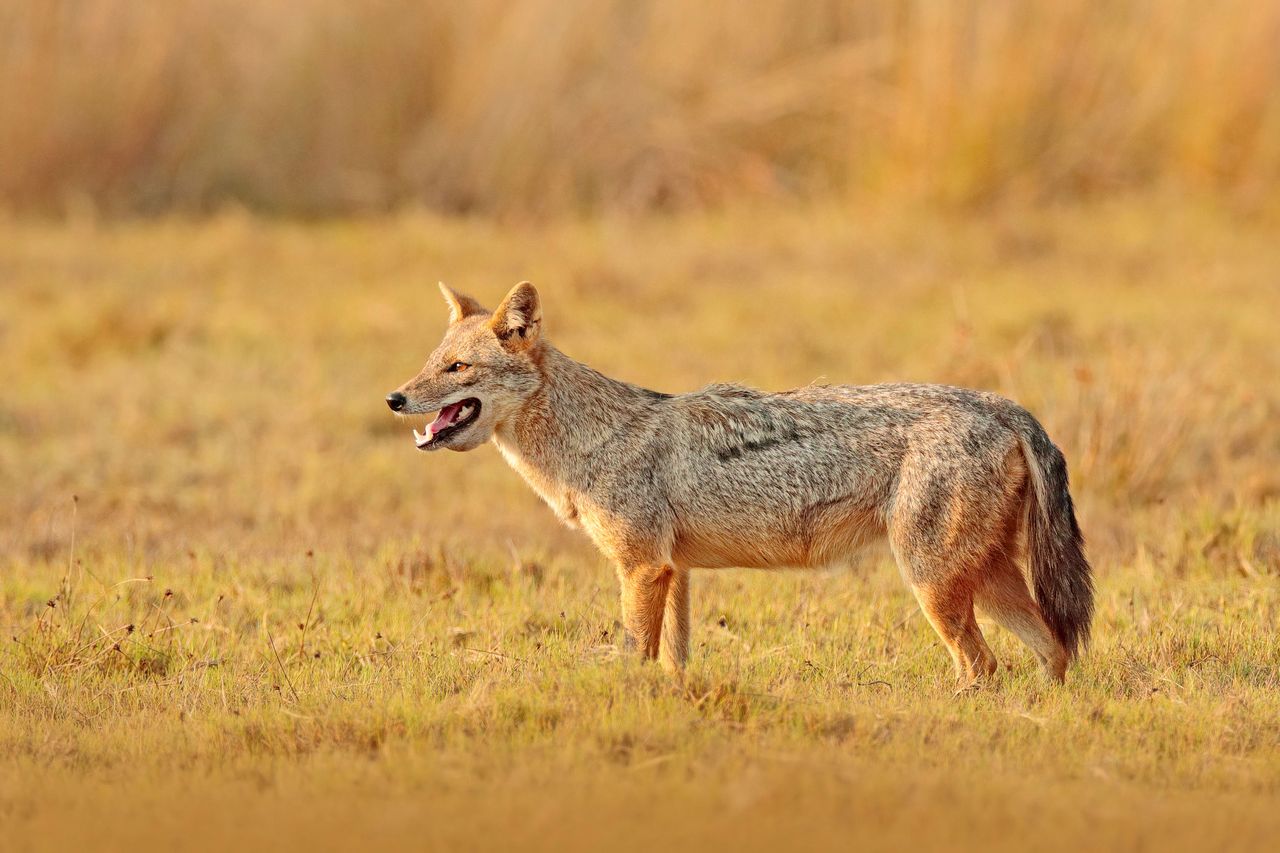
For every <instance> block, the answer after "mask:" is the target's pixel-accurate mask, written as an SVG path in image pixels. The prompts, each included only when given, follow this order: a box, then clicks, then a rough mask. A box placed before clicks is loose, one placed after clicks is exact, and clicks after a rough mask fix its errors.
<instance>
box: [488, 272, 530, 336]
mask: <svg viewBox="0 0 1280 853" xmlns="http://www.w3.org/2000/svg"><path fill="white" fill-rule="evenodd" d="M489 325H490V326H491V327H492V328H493V333H494V334H495V335H497V336H498V339H499V340H501V341H502V343H503V346H505V347H506V348H507V349H509V350H513V351H515V350H522V349H525V348H527V347H529V346H531V345H532V344H533V342H534V341H536V340H537V339H538V333H539V331H540V330H541V328H542V306H541V305H540V304H539V302H538V291H537V290H535V289H534V287H533V285H532V284H530V283H529V282H527V281H522V282H520V283H519V284H517V285H516V286H515V287H513V288H511V292H510V293H508V294H507V296H506V298H505V299H503V300H502V304H501V305H499V306H498V310H496V311H494V312H493V319H492V320H490V321H489Z"/></svg>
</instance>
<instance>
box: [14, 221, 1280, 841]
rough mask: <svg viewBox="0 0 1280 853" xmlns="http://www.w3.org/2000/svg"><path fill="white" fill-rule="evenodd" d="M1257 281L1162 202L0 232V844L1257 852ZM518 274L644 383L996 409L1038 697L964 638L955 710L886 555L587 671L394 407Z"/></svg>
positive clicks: (1274, 260) (529, 568) (1233, 237)
mask: <svg viewBox="0 0 1280 853" xmlns="http://www.w3.org/2000/svg"><path fill="white" fill-rule="evenodd" d="M1278 263H1280V250H1278V249H1277V246H1276V243H1275V240H1274V235H1273V233H1272V232H1271V231H1270V230H1269V229H1268V228H1266V227H1264V226H1262V225H1260V224H1257V223H1251V222H1249V221H1247V220H1241V219H1239V218H1234V217H1231V216H1227V215H1224V214H1222V213H1221V212H1214V211H1210V210H1201V209H1197V208H1193V207H1191V206H1188V205H1186V204H1173V203H1170V201H1169V200H1168V199H1154V200H1151V201H1147V202H1136V201H1131V202H1126V203H1108V204H1104V205H1096V206H1092V207H1088V208H1075V209H1063V210H1045V211H1041V212H1039V213H1036V214H1019V215H1012V214H1010V215H1007V216H1006V215H999V214H993V215H991V216H988V217H986V218H982V219H961V218H948V217H943V216H937V215H927V214H920V213H906V212H903V211H902V210H900V209H895V208H866V207H858V208H848V209H846V208H841V207H831V206H828V207H819V208H812V209H805V210H791V211H776V210H775V211H772V212H765V211H758V212H749V211H740V212H737V213H734V214H731V215H730V214H700V215H696V216H685V217H679V218H675V219H640V220H629V221H618V220H608V219H606V220H596V221H593V222H589V223H579V224H572V223H569V224H558V225H540V226H521V227H506V228H499V227H497V226H494V225H493V224H491V223H487V222H484V221H470V222H467V221H458V220H450V219H444V218H439V217H436V216H433V215H427V214H419V213H412V214H405V215H402V216H398V217H395V218H388V219H383V220H372V221H367V222H334V223H329V224H315V225H300V224H286V223H268V222H264V221H261V220H257V219H253V218H250V217H247V216H242V215H226V216H222V217H219V218H216V219H213V220H211V221H208V222H203V223H187V222H181V221H175V220H168V221H160V222H155V223H151V224H146V225H138V224H134V225H105V226H93V225H90V224H84V223H81V224H75V223H72V224H70V225H67V226H42V225H32V224H22V223H14V222H10V223H7V224H5V226H4V227H3V228H2V229H0V278H2V279H3V286H2V287H0V364H3V365H4V366H5V381H4V384H3V389H2V390H0V484H2V486H3V488H0V518H3V519H4V523H3V525H0V627H3V637H4V639H5V643H4V645H3V646H2V647H0V825H3V827H4V830H3V831H4V833H5V842H4V844H5V847H6V849H19V850H23V849H59V848H66V847H70V846H73V845H79V844H83V843H88V844H92V845H94V846H100V847H110V848H119V849H124V848H128V849H135V850H136V849H140V848H151V847H162V846H163V847H171V846H179V845H180V846H187V847H209V848H217V847H224V848H225V846H230V845H231V844H235V845H237V846H250V847H265V846H267V845H271V846H272V847H273V848H275V849H279V848H292V847H297V848H298V849H338V848H349V847H350V846H354V845H356V844H361V845H373V844H381V845H386V846H393V847H404V848H415V847H427V848H440V849H457V848H468V847H491V846H495V845H499V844H503V845H506V846H519V847H522V848H528V849H569V848H582V849H599V848H600V847H604V846H608V847H610V848H619V849H639V848H642V847H643V848H647V849H652V848H653V847H655V846H659V845H661V844H666V843H671V844H675V845H677V846H687V847H693V846H699V847H706V846H711V845H712V844H727V845H733V846H735V847H742V848H744V849H762V848H766V847H773V848H776V847H782V846H797V845H800V844H802V843H803V844H805V845H810V846H814V847H829V848H834V847H836V846H839V847H848V846H850V845H857V844H861V845H862V846H865V847H868V848H871V849H891V848H892V849H901V848H902V847H905V846H910V845H914V846H916V847H921V848H935V849H940V848H947V849H955V848H957V847H962V846H970V845H972V846H986V847H990V848H993V849H1010V850H1011V849H1026V848H1027V847H1028V846H1035V847H1037V848H1038V849H1068V848H1070V849H1080V848H1081V847H1088V848H1090V849H1093V848H1097V847H1111V848H1116V849H1120V848H1124V849H1133V848H1134V847H1138V846H1148V847H1154V846H1159V847H1161V848H1167V849H1205V848H1213V849H1218V848H1222V849H1226V848H1230V847H1235V848H1238V849H1262V848H1265V847H1267V846H1269V844H1270V842H1272V840H1273V839H1274V837H1275V834H1276V831H1277V830H1280V816H1278V813H1277V810H1276V808H1275V806H1276V802H1277V796H1278V795H1280V723H1277V720H1280V644H1277V643H1276V641H1275V634H1274V631H1275V626H1276V624H1277V621H1278V620H1280V590H1278V589H1277V576H1280V504H1278V503H1277V495H1280V445H1278V443H1277V431H1276V423H1277V419H1278V418H1280V386H1277V384H1276V382H1275V381H1274V380H1275V377H1276V376H1277V375H1280V351H1278V350H1277V348H1276V347H1275V345H1274V325H1275V317H1276V316H1280V291H1278V290H1277V288H1276V282H1275V270H1276V269H1277V264H1278ZM525 277H528V278H531V279H533V280H534V281H536V282H537V283H538V284H539V286H540V288H541V290H542V292H543V295H544V299H545V311H546V326H547V332H548V334H549V335H550V337H551V338H552V340H554V341H556V342H557V343H558V344H559V345H560V346H561V347H562V348H563V349H565V350H566V351H567V352H569V353H570V354H572V355H575V356H578V357H580V358H582V359H584V360H587V361H588V362H590V363H591V364H593V365H595V366H597V367H599V368H601V369H603V370H605V371H606V372H609V373H612V374H615V375H618V376H621V377H624V378H627V379H630V380H633V381H637V382H640V383H644V384H648V385H650V386H652V387H657V388H661V389H664V390H671V391H675V390H681V389H688V388H692V387H696V386H698V385H700V384H703V383H706V382H708V381H712V380H726V379H735V380H740V381H745V382H749V383H752V384H755V385H759V386H764V387H771V388H778V387H786V386H792V385H797V384H801V383H805V382H809V381H812V380H814V379H816V378H819V377H823V378H825V379H827V380H830V381H840V382H873V381H880V380H890V379H912V380H925V381H944V382H956V383H962V384H966V385H972V386H977V387H984V388H992V389H995V390H998V391H1002V392H1004V393H1006V394H1009V395H1011V396H1014V397H1017V398H1018V399H1020V400H1021V401H1023V402H1024V403H1026V404H1027V405H1028V406H1029V407H1030V408H1031V409H1032V410H1033V411H1034V412H1036V413H1037V414H1038V415H1040V416H1041V417H1042V419H1043V420H1044V422H1045V423H1046V425H1047V427H1048V428H1049V430H1050V433H1051V434H1052V435H1053V436H1054V437H1055V438H1056V439H1057V440H1058V441H1059V443H1060V444H1062V446H1063V447H1064V449H1065V450H1066V453H1067V456H1068V459H1069V460H1070V462H1071V465H1072V476H1073V478H1074V482H1075V491H1076V494H1077V497H1078V503H1079V509H1080V514H1081V520H1082V524H1083V526H1084V528H1085V531H1086V534H1087V536H1088V538H1089V549H1090V555H1091V557H1092V558H1093V560H1094V562H1095V564H1096V566H1097V570H1098V580H1099V588H1100V599H1099V616H1098V622H1097V624H1096V626H1095V637H1096V641H1095V644H1094V646H1093V648H1092V649H1091V651H1090V652H1089V654H1088V655H1087V657H1086V658H1085V659H1084V660H1083V662H1082V663H1081V665H1080V666H1079V668H1078V669H1076V670H1074V671H1073V673H1072V675H1071V678H1070V681H1069V683H1068V685H1067V686H1066V687H1065V688H1061V689H1054V688H1048V687H1046V686H1045V685H1043V684H1041V683H1040V681H1039V680H1038V676H1037V672H1036V667H1034V666H1033V665H1032V663H1031V661H1030V660H1029V659H1028V657H1027V655H1026V654H1025V652H1024V651H1023V650H1022V649H1021V648H1020V647H1019V646H1018V644H1017V643H1016V642H1015V641H1013V640H1011V639H1010V638H1009V637H1007V636H1005V635H1003V634H1001V633H999V632H997V631H995V630H994V629H993V631H992V634H993V637H992V639H993V647H994V648H995V651H996V653H997V655H998V656H999V657H1000V658H1001V661H1002V663H1004V664H1006V665H1007V668H1006V669H1003V670H1002V672H1001V674H1000V677H999V681H998V683H997V684H996V686H995V687H993V688H992V689H990V690H987V691H984V692H982V693H980V694H978V695H976V696H973V697H967V698H964V699H959V700H957V699H955V698H953V697H952V696H951V691H950V663H949V660H948V658H947V656H946V654H945V652H944V651H943V649H942V648H941V646H940V645H939V644H938V643H937V641H936V639H935V638H934V636H933V635H932V633H931V631H930V629H929V628H928V626H927V625H926V624H924V622H923V620H922V618H921V617H920V616H919V615H918V614H917V612H916V609H915V607H914V605H913V603H912V602H911V600H910V597H909V595H908V593H907V592H906V591H905V590H904V589H903V587H902V585H901V582H900V581H899V579H898V578H897V577H896V572H895V570H894V569H893V568H892V566H891V564H890V562H889V561H888V560H887V558H886V557H885V556H884V555H882V554H879V553H874V552H873V553H872V554H870V555H869V556H868V559H867V560H866V561H864V563H863V564H862V565H859V566H857V567H853V568H841V569H839V570H833V571H830V572H823V573H798V574H777V573H774V574H770V573H747V572H719V573H707V574H702V575H699V576H697V577H696V578H695V592H694V654H693V661H692V668H691V672H690V684H689V686H688V689H687V690H683V691H682V690H677V689H675V688H674V687H672V686H671V685H670V684H669V683H667V682H666V680H665V679H664V678H663V677H662V676H661V675H660V673H658V672H657V671H656V670H655V668H652V667H644V666H641V665H639V664H637V663H634V662H631V661H629V660H626V659H622V658H620V657H619V656H618V653H617V648H616V645H617V640H618V636H617V632H616V625H615V617H616V613H615V610H616V590H615V588H614V581H613V576H612V571H611V569H610V568H609V567H608V566H607V565H605V564H604V563H603V561H602V560H601V559H600V558H599V557H598V556H597V555H596V554H595V552H594V551H593V550H592V549H591V547H590V546H589V545H588V544H587V543H586V542H585V541H583V540H581V539H579V538H578V537H577V536H576V535H575V534H572V533H570V532H568V531H565V530H562V529H561V528H560V527H558V526H557V524H556V523H555V522H554V520H553V518H552V516H551V514H550V512H549V511H548V510H546V509H545V508H544V507H542V506H540V505H539V504H538V502H537V500H536V499H535V498H534V497H533V496H532V494H531V493H529V492H528V490H527V489H526V488H525V487H524V486H523V484H521V483H520V482H519V481H518V479H517V477H516V476H515V475H514V474H513V473H512V472H510V471H508V470H507V469H506V468H505V466H504V465H503V464H502V462H501V460H500V459H499V458H498V456H497V454H496V453H493V452H492V451H491V450H490V449H487V448H486V449H482V450H480V451H477V452H475V453H473V454H469V455H453V454H449V455H444V456H441V455H433V456H431V457H429V458H428V457H425V456H422V455H420V454H418V453H416V452H415V451H414V450H413V447H412V445H411V442H410V436H409V435H408V429H407V427H406V426H405V425H404V424H403V423H401V422H399V421H397V420H395V419H394V418H392V417H391V416H390V415H389V414H388V413H387V412H386V410H385V406H384V405H383V403H382V395H383V394H384V393H385V392H386V391H387V390H389V389H391V388H393V387H394V386H395V385H396V384H397V383H399V382H400V381H402V380H403V379H404V378H405V377H407V376H409V375H411V374H412V373H413V372H414V370H415V369H416V368H417V367H418V365H419V363H420V362H421V360H422V358H423V357H424V355H425V354H426V352H427V351H428V350H429V349H430V348H431V347H432V346H433V345H434V343H435V341H436V340H437V337H438V335H439V332H440V330H441V328H442V326H443V322H444V308H443V305H442V303H441V301H440V299H439V296H438V294H437V293H436V291H435V287H434V283H435V280H436V279H437V278H444V279H446V280H448V281H449V282H450V283H451V284H453V285H455V286H456V287H458V288H459V289H462V290H464V291H473V292H474V293H475V294H476V295H478V296H481V297H483V298H485V299H487V300H492V299H493V298H494V297H495V296H496V295H498V294H500V293H501V292H503V291H505V289H506V288H507V287H508V286H509V285H510V284H511V283H512V282H514V281H516V280H518V279H520V278H525ZM73 495H74V496H78V500H73ZM513 551H514V554H515V556H514V557H513V553H512V552H513Z"/></svg>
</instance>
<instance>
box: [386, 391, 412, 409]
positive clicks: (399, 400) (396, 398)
mask: <svg viewBox="0 0 1280 853" xmlns="http://www.w3.org/2000/svg"><path fill="white" fill-rule="evenodd" d="M407 402H409V401H408V400H406V399H405V397H404V395H403V394H401V393H400V392H399V391H392V392H391V393H390V394H388V395H387V405H388V406H390V407H391V411H393V412H398V411H400V410H401V409H403V408H404V404H405V403H407Z"/></svg>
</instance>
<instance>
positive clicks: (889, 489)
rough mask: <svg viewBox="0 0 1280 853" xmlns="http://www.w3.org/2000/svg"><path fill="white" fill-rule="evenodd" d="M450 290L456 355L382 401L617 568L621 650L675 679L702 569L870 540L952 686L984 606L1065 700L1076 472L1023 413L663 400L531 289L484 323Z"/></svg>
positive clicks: (724, 395)
mask: <svg viewBox="0 0 1280 853" xmlns="http://www.w3.org/2000/svg"><path fill="white" fill-rule="evenodd" d="M440 288H441V291H442V292H443V293H444V297H445V300H446V301H447V302H448V304H449V308H450V311H451V314H452V316H451V317H450V322H449V328H448V330H447V331H446V332H445V335H444V340H443V341H442V342H441V343H440V346H439V347H437V348H436V350H435V352H433V353H432V354H431V357H430V358H429V359H428V360H427V364H426V367H424V368H423V369H422V372H421V373H419V374H418V375H417V376H416V377H414V378H413V379H411V380H410V381H408V382H407V383H405V384H404V385H403V386H402V387H401V388H400V389H399V390H397V391H395V392H393V393H391V394H390V395H388V396H387V404H388V405H389V406H390V407H391V408H392V410H393V411H396V412H398V413H400V414H402V415H423V414H428V413H437V412H438V413H437V414H436V415H435V417H434V419H433V420H431V422H430V423H428V424H427V426H426V432H424V433H422V434H419V433H418V431H417V430H416V429H415V430H414V431H413V435H414V440H415V443H416V444H417V446H418V449H419V450H436V449H438V448H448V449H450V450H471V449H473V448H475V447H478V446H479V445H480V444H482V443H483V442H485V441H489V440H492V441H493V443H494V444H496V445H497V446H498V449H499V450H500V451H501V452H502V455H503V456H504V457H506V459H507V461H508V462H509V463H510V464H511V466H512V467H513V468H515V469H516V470H517V471H519V472H520V474H521V476H523V477H524V478H525V480H526V481H528V483H529V485H530V486H532V487H533V488H534V490H535V491H537V493H538V494H539V495H541V496H542V498H543V499H544V500H546V502H547V503H548V504H550V505H551V506H552V508H553V509H554V510H555V511H556V513H557V514H558V515H559V516H560V518H561V519H562V520H563V521H565V522H566V523H568V524H569V525H571V526H575V527H577V526H581V528H582V529H584V530H585V531H586V532H587V534H588V535H589V536H590V537H591V538H592V540H594V542H595V543H596V545H597V546H598V547H599V548H600V549H601V550H602V551H604V553H605V554H606V555H608V556H609V557H610V558H611V559H613V560H614V562H615V563H616V564H617V568H618V578H619V580H620V581H621V582H622V613H623V622H624V624H625V625H626V629H627V632H628V634H629V640H631V641H634V643H635V644H636V645H638V646H639V648H640V649H642V650H643V652H644V654H645V656H646V657H648V658H658V659H660V660H661V661H662V664H663V666H664V667H665V668H667V669H668V670H671V671H673V672H677V673H678V672H679V670H680V669H681V668H682V667H683V666H684V663H685V658H686V657H687V655H688V651H689V570H690V569H693V568H695V567H700V568H716V567H724V566H757V567H780V566H819V565H824V564H827V563H830V562H832V561H835V560H839V559H840V558H842V557H845V556H848V555H850V554H851V552H853V551H854V549H856V548H858V547H859V546H860V545H862V544H863V543H865V542H866V541H867V540H869V539H871V538H872V537H877V536H887V538H888V540H889V544H890V546H891V548H892V549H893V553H894V556H895V557H896V559H897V561H898V566H899V568H900V569H901V571H902V574H903V577H904V578H906V580H907V583H909V584H910V585H911V589H912V590H913V591H914V592H915V595H916V598H917V600H919V602H920V607H921V608H922V609H923V610H924V613H925V615H926V616H927V617H928V618H929V622H930V623H931V624H932V625H933V627H934V628H935V629H936V630H937V632H938V634H939V635H940V636H941V637H942V640H943V642H945V643H946V644H947V648H948V649H950V651H951V656H952V658H954V660H955V667H956V676H957V678H958V679H959V681H960V682H961V684H962V685H969V684H972V683H974V682H975V681H976V680H978V679H981V678H985V677H987V676H990V675H991V674H992V673H994V672H995V669H996V660H995V657H994V656H993V655H992V654H991V650H990V649H989V648H988V647H987V644H986V641H985V640H984V639H983V637H982V633H981V631H979V630H978V623H977V622H976V621H975V619H974V606H975V605H976V606H978V607H980V608H982V610H983V611H985V612H986V613H987V614H989V615H990V616H991V617H992V618H994V619H995V620H996V621H997V622H999V623H1000V624H1001V625H1004V626H1005V627H1006V628H1008V629H1009V630H1011V631H1013V632H1014V633H1015V634H1017V635H1018V637H1019V638H1020V639H1021V640H1022V641H1023V642H1024V643H1026V644H1027V645H1028V646H1029V647H1030V648H1031V650H1032V651H1033V652H1035V654H1036V656H1037V657H1038V658H1039V659H1040V662H1041V664H1042V665H1043V666H1044V668H1045V671H1046V672H1047V673H1048V674H1049V676H1050V677H1052V678H1054V679H1057V680H1059V681H1060V680H1062V678H1063V676H1064V673H1065V672H1066V668H1067V663H1068V662H1069V661H1070V659H1071V658H1072V657H1073V656H1074V655H1075V654H1076V653H1077V651H1078V650H1079V648H1080V646H1081V645H1082V644H1083V643H1084V642H1085V641H1086V640H1087V639H1088V634H1089V622H1090V619H1091V617H1092V614H1093V582H1092V580H1091V576H1090V575H1091V572H1090V568H1089V563H1088V562H1087V561H1086V560H1085V556H1084V553H1083V551H1082V541H1081V536H1080V528H1079V526H1078V525H1077V524H1076V517H1075V511H1074V509H1073V507H1072V502H1071V495H1070V493H1069V492H1068V491H1067V466H1066V462H1065V461H1064V460H1063V457H1062V454H1061V453H1060V452H1059V451H1058V448H1057V447H1055V446H1054V445H1053V442H1051V441H1050V440H1049V436H1048V435H1046V434H1045V431H1044V429H1043V428H1042V427H1041V426H1040V424H1039V423H1038V422H1037V421H1036V420H1035V418H1033V417H1032V416H1031V415H1030V414H1029V413H1028V412H1027V411H1026V410H1025V409H1023V408H1022V407H1020V406H1018V405H1016V404H1014V403H1012V402H1010V401H1009V400H1006V399H1004V398H1002V397H998V396H996V395H994V394H989V393H983V392H979V391H967V390H964V389H960V388H951V387H947V386H942V385H872V386H866V387H853V386H845V385H841V386H809V387H805V388H799V389H796V390H794V391H784V392H781V393H777V394H766V393H762V392H759V391H753V390H751V389H749V388H743V387H740V386H737V385H710V386H708V387H706V388H703V389H702V390H701V391H694V392H692V393H689V394H674V395H673V394H662V393H658V392H656V391H649V390H646V389H644V388H639V387H637V386H635V385H630V384H628V383H626V382H620V381H618V380H616V379H610V378H608V377H606V376H603V375H601V374H600V373H597V372H596V371H594V370H592V369H591V368H589V367H587V366H586V365H583V364H580V363H578V362H576V361H574V360H573V359H571V358H569V357H568V356H566V355H564V354H563V353H561V352H560V351H559V350H557V349H556V348H555V347H553V346H552V345H551V344H550V343H549V342H548V341H547V340H546V339H545V338H544V337H543V335H542V311H541V307H540V305H539V300H538V293H537V291H536V290H534V288H533V285H531V284H529V283H528V282H524V283H522V284H519V285H516V287H515V288H513V289H512V290H511V292H510V293H508V294H507V296H506V298H505V299H503V301H502V304H501V305H499V306H498V309H497V310H496V311H494V312H492V313H490V312H489V311H486V310H485V309H484V308H482V307H481V306H480V305H479V303H477V302H476V301H475V300H474V299H471V298H470V297H467V296H462V295H459V294H457V293H454V292H453V291H451V290H449V289H448V288H447V287H445V286H444V285H443V284H442V285H440ZM1024 536H1025V541H1026V543H1027V551H1028V552H1029V558H1030V559H1029V562H1030V575H1031V581H1032V587H1033V588H1034V589H1035V597H1034V598H1033V597H1032V595H1031V594H1030V592H1029V591H1028V589H1027V583H1026V580H1025V579H1024V577H1023V573H1022V570H1021V569H1020V567H1019V557H1020V555H1021V553H1022V550H1023V549H1022V542H1023V537H1024Z"/></svg>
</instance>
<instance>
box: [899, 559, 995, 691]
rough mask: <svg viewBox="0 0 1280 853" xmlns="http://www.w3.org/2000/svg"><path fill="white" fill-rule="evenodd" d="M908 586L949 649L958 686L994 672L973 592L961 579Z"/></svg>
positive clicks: (992, 658)
mask: <svg viewBox="0 0 1280 853" xmlns="http://www.w3.org/2000/svg"><path fill="white" fill-rule="evenodd" d="M911 589H912V592H914V593H915V596H916V600H917V601H918V602H920V609H921V610H923V611H924V615H925V618H927V619H928V620H929V624H930V625H932V626H933V630H935V631H937V632H938V636H939V637H941V638H942V642H943V643H945V644H946V646H947V651H949V652H951V659H952V661H953V662H954V663H955V670H956V683H957V685H958V686H959V688H960V689H961V690H964V689H967V688H970V687H974V686H976V685H977V684H978V683H979V682H981V681H983V680H985V679H988V678H990V677H991V676H993V675H995V672H996V656H995V655H994V654H992V653H991V649H990V648H989V647H988V646H987V641H986V639H985V638H984V637H983V636H982V631H981V630H979V628H978V620H977V618H975V616H974V613H973V593H972V592H971V591H970V590H969V589H968V587H967V586H966V584H965V583H963V579H962V578H956V579H950V580H946V581H941V582H937V581H935V582H923V583H914V584H912V587H911Z"/></svg>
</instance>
